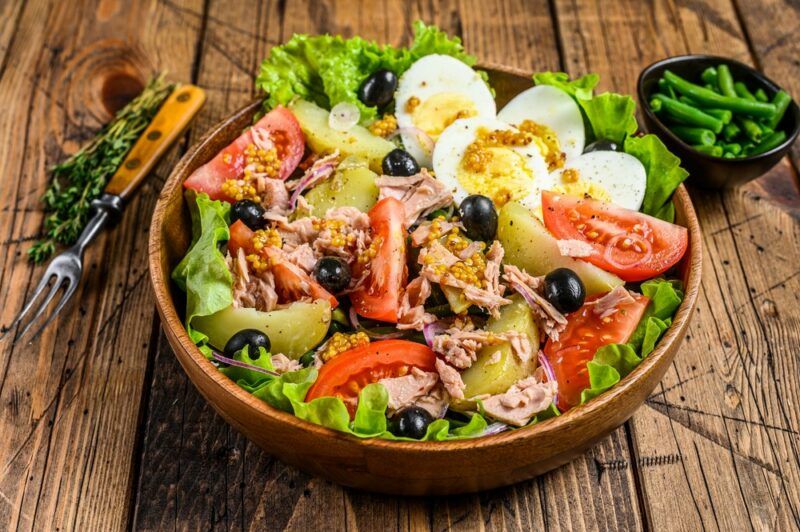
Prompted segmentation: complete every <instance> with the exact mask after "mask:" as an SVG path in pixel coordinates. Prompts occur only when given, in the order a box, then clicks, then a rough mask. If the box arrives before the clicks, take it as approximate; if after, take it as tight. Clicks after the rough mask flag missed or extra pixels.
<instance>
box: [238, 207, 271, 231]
mask: <svg viewBox="0 0 800 532" xmlns="http://www.w3.org/2000/svg"><path fill="white" fill-rule="evenodd" d="M264 212H265V211H264V207H262V206H261V205H259V204H258V203H256V202H255V201H252V200H249V199H246V200H239V201H237V202H236V203H234V204H233V207H231V225H232V224H233V223H234V222H235V221H236V220H241V221H242V222H244V225H246V226H247V227H249V228H250V229H252V230H253V231H258V230H259V229H264V228H265V227H266V226H267V219H266V218H264Z"/></svg>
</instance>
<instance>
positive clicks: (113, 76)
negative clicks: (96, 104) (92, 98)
mask: <svg viewBox="0 0 800 532" xmlns="http://www.w3.org/2000/svg"><path fill="white" fill-rule="evenodd" d="M102 87H103V88H102V89H101V91H100V101H101V102H102V103H103V107H105V108H106V111H108V113H109V114H112V115H113V114H114V113H116V112H117V111H119V110H120V109H122V108H123V107H125V105H127V103H128V102H130V101H131V100H133V99H134V98H135V97H136V96H138V94H139V93H140V92H142V89H144V82H143V81H142V79H141V78H140V77H137V76H133V75H131V74H130V73H129V72H125V71H117V72H111V73H109V74H108V76H107V77H106V79H105V80H104V81H103V86H102Z"/></svg>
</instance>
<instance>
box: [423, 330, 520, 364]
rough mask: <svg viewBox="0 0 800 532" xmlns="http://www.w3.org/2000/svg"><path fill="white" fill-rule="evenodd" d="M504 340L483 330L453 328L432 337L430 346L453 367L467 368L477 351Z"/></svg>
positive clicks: (475, 358)
mask: <svg viewBox="0 0 800 532" xmlns="http://www.w3.org/2000/svg"><path fill="white" fill-rule="evenodd" d="M504 341H505V340H504V339H503V338H502V337H501V336H499V335H496V334H493V333H490V332H488V331H484V330H476V331H468V330H459V329H455V328H451V329H448V330H447V332H446V333H445V334H440V335H437V336H436V337H435V338H434V339H433V345H432V346H431V348H432V349H433V350H434V352H436V353H437V354H439V355H441V356H442V358H444V360H445V361H446V362H447V363H448V364H450V365H451V366H453V367H456V368H458V369H467V368H468V367H470V366H471V365H472V363H473V362H475V360H477V358H478V351H479V350H480V349H481V348H482V347H484V346H487V345H497V344H501V343H503V342H504Z"/></svg>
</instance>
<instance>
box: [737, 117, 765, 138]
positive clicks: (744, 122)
mask: <svg viewBox="0 0 800 532" xmlns="http://www.w3.org/2000/svg"><path fill="white" fill-rule="evenodd" d="M739 125H741V126H742V130H743V131H744V134H745V135H747V138H749V139H750V140H752V141H753V142H755V143H756V144H758V143H759V142H761V139H762V138H763V136H764V130H762V129H761V126H759V125H758V123H756V122H755V121H753V120H751V119H749V118H740V119H739Z"/></svg>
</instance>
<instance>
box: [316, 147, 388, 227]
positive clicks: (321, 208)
mask: <svg viewBox="0 0 800 532" xmlns="http://www.w3.org/2000/svg"><path fill="white" fill-rule="evenodd" d="M377 177H378V176H377V174H375V172H373V171H372V170H370V169H369V168H368V167H367V162H366V160H365V159H357V158H355V157H348V158H347V159H345V160H344V161H342V164H341V165H339V168H338V169H337V170H336V173H334V174H333V176H332V177H331V178H330V179H327V180H325V181H323V182H322V183H320V184H319V185H317V186H315V187H314V188H312V189H311V190H309V191H308V192H307V193H306V200H307V201H308V203H309V204H310V205H311V213H310V214H311V215H312V216H316V217H318V218H321V217H323V216H325V213H326V212H328V210H329V209H335V208H337V207H355V208H356V209H358V210H360V211H362V212H367V211H368V210H370V208H371V207H372V206H373V205H375V203H377V202H378V194H379V193H380V191H379V190H378V186H377V185H376V184H375V179H376V178H377Z"/></svg>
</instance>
